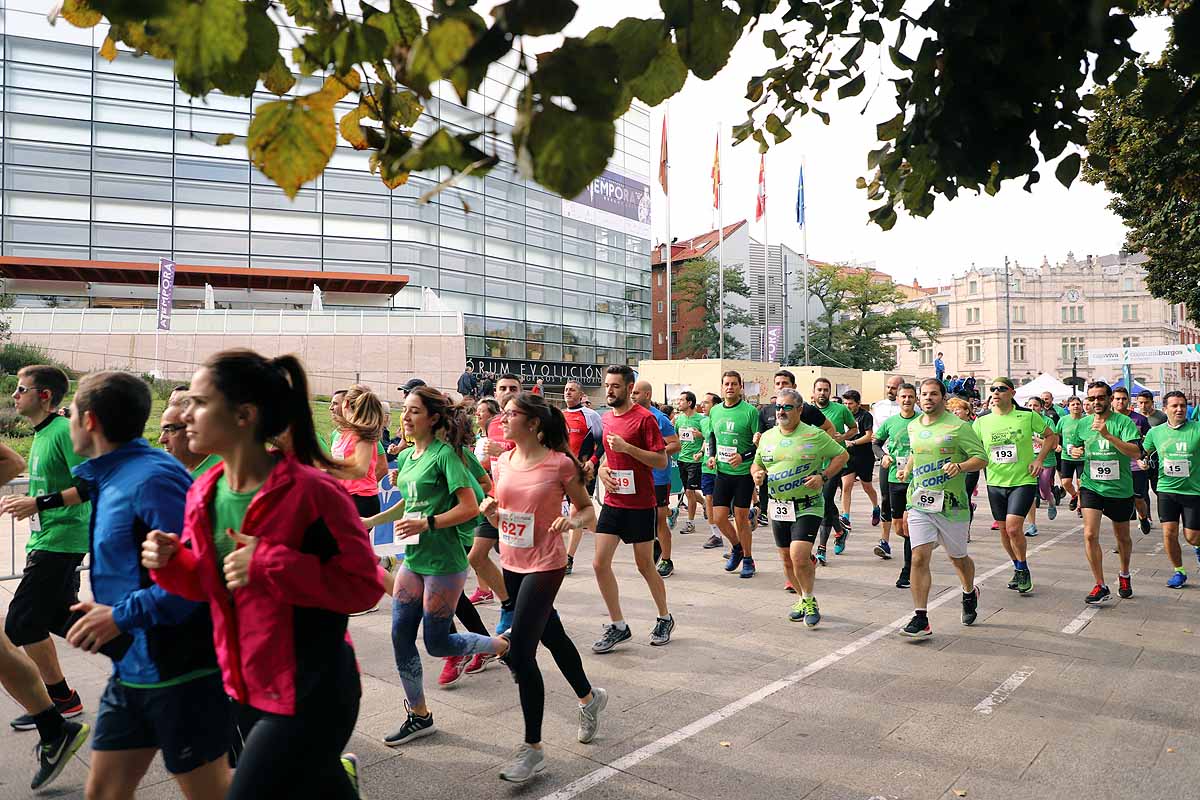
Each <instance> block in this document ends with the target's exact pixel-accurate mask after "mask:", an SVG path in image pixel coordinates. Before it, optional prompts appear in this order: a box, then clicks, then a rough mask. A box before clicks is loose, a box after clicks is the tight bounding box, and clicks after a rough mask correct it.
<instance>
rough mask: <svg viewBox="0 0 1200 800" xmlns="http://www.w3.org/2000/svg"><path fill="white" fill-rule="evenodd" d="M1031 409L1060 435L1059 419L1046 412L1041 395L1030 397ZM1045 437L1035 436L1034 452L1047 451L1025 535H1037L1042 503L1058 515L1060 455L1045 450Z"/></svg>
mask: <svg viewBox="0 0 1200 800" xmlns="http://www.w3.org/2000/svg"><path fill="white" fill-rule="evenodd" d="M1028 410H1029V411H1032V412H1033V413H1035V414H1039V415H1040V416H1041V417H1042V419H1044V420H1046V431H1047V432H1049V433H1053V434H1055V436H1056V437H1057V436H1058V419H1057V418H1056V417H1055V416H1054V415H1053V414H1048V413H1047V412H1046V404H1045V402H1044V401H1043V400H1042V398H1040V397H1031V398H1029V407H1028ZM1042 439H1043V437H1042V436H1040V435H1035V436H1034V437H1033V454H1034V455H1035V456H1040V455H1041V454H1042V453H1043V452H1045V453H1046V461H1045V462H1044V463H1043V464H1042V468H1041V470H1040V471H1039V472H1038V474H1037V495H1036V497H1035V498H1034V501H1033V505H1032V506H1031V507H1030V509H1029V513H1028V514H1026V515H1025V535H1026V536H1037V535H1038V526H1037V510H1038V508H1039V507H1041V505H1042V503H1045V504H1046V516H1047V517H1049V518H1050V519H1052V520H1053V519H1054V518H1055V517H1057V516H1058V498H1057V496H1056V495H1055V494H1054V488H1055V487H1054V472H1055V468H1056V467H1057V466H1058V455H1057V453H1056V452H1055V451H1054V449H1050V450H1048V451H1047V450H1045V449H1044V448H1045V447H1046V445H1045V444H1044V443H1043V441H1042Z"/></svg>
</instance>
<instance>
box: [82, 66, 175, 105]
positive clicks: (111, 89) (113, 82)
mask: <svg viewBox="0 0 1200 800" xmlns="http://www.w3.org/2000/svg"><path fill="white" fill-rule="evenodd" d="M126 60H129V59H126ZM138 60H149V59H138ZM94 80H95V84H94V85H95V87H96V88H95V92H96V96H97V97H113V98H117V99H119V100H140V101H142V102H146V103H161V104H163V105H167V106H169V105H170V104H171V100H172V97H173V96H174V92H172V91H171V84H169V83H165V82H163V83H160V82H158V81H147V80H140V79H136V78H128V77H125V76H123V75H106V74H104V73H103V72H101V71H100V69H99V67H97V71H96V74H95V78H94Z"/></svg>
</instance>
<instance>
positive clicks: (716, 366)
mask: <svg viewBox="0 0 1200 800" xmlns="http://www.w3.org/2000/svg"><path fill="white" fill-rule="evenodd" d="M731 369H732V370H736V371H737V372H739V373H740V374H741V376H742V382H743V383H744V384H745V386H746V399H747V400H749V401H750V402H752V403H759V402H763V403H765V402H767V401H768V399H769V398H770V396H771V395H772V394H774V392H775V384H774V382H773V379H774V375H775V372H776V370H778V369H779V365H778V364H764V363H762V362H759V361H738V360H733V359H728V358H727V359H725V360H724V361H722V360H721V359H719V358H699V359H673V360H671V361H666V360H663V361H654V360H650V361H642V362H640V363H639V364H638V377H639V378H641V379H643V380H647V381H650V383H651V384H653V386H654V399H655V401H656V402H660V403H661V402H664V401H667V400H674V399H675V397H676V395H677V394H678V393H679V391H681V390H682V389H688V390H690V391H693V392H695V393H696V394H697V395H700V394H703V393H705V392H715V393H716V394H718V395H719V394H720V393H721V375H722V373H724V372H725V371H726V370H731ZM753 384H758V388H757V389H756V388H755V387H754V385H753ZM664 391H666V392H669V395H670V396H669V397H667V396H664Z"/></svg>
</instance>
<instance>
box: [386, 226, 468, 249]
mask: <svg viewBox="0 0 1200 800" xmlns="http://www.w3.org/2000/svg"><path fill="white" fill-rule="evenodd" d="M398 224H400V223H395V222H393V223H392V226H393V228H392V236H393V237H395V236H396V234H395V226H396V225H398ZM405 224H407V225H412V224H414V223H405ZM441 237H442V245H443V246H445V247H452V248H454V249H455V250H466V251H467V252H470V253H482V252H483V237H482V236H480V235H479V234H476V233H466V232H464V231H457V230H453V229H451V228H445V227H443V228H442V229H441ZM396 238H399V237H396Z"/></svg>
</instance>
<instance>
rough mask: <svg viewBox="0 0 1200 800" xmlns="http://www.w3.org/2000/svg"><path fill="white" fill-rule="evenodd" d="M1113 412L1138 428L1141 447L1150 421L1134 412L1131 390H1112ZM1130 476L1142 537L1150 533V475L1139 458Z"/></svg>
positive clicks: (1132, 466) (1119, 388)
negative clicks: (1129, 420)
mask: <svg viewBox="0 0 1200 800" xmlns="http://www.w3.org/2000/svg"><path fill="white" fill-rule="evenodd" d="M1112 410H1113V411H1115V412H1117V413H1118V414H1124V415H1125V416H1126V417H1128V418H1129V419H1131V420H1132V421H1133V424H1134V425H1135V426H1137V430H1138V434H1139V437H1138V440H1137V443H1138V446H1139V447H1140V446H1141V444H1142V439H1144V438H1145V437H1146V434H1147V433H1149V432H1150V420H1148V419H1146V418H1145V417H1143V416H1142V415H1141V414H1139V413H1138V412H1136V411H1134V410H1133V401H1132V400H1131V399H1130V397H1129V390H1128V389H1126V388H1125V387H1124V386H1118V387H1116V388H1115V389H1113V390H1112ZM1139 456H1140V454H1139ZM1129 474H1130V476H1131V477H1132V478H1133V504H1134V507H1135V508H1136V510H1137V518H1138V524H1139V525H1140V526H1141V529H1142V535H1143V536H1145V535H1146V534H1147V533H1149V532H1150V473H1149V472H1148V471H1147V470H1145V469H1143V468H1142V465H1141V463H1140V460H1139V458H1138V457H1135V458H1134V459H1133V461H1132V462H1130V465H1129ZM1130 519H1131V520H1132V519H1133V517H1132V516H1131V517H1130Z"/></svg>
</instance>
